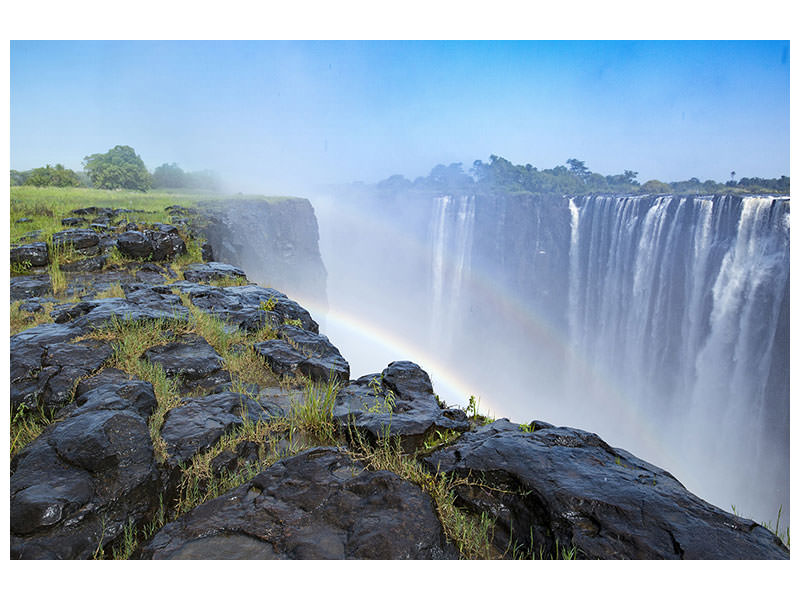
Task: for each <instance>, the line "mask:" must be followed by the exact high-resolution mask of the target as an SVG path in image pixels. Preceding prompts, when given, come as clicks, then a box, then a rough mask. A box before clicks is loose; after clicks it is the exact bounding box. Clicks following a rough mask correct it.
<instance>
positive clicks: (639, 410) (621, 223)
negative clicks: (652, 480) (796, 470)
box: [568, 196, 789, 519]
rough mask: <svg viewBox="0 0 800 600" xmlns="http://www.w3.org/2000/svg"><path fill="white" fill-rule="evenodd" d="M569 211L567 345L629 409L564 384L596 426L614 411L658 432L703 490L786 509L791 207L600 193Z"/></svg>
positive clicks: (667, 453) (723, 498)
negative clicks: (586, 407)
mask: <svg viewBox="0 0 800 600" xmlns="http://www.w3.org/2000/svg"><path fill="white" fill-rule="evenodd" d="M570 210H571V216H572V221H571V224H572V234H571V250H570V300H569V303H568V307H569V308H568V310H569V313H570V314H569V315H568V322H569V328H570V332H569V333H570V339H571V344H572V347H573V350H574V351H575V353H576V354H577V355H579V356H582V357H583V358H584V359H585V360H586V361H587V362H588V363H590V364H592V365H593V366H594V370H595V372H597V373H601V374H602V376H603V377H605V378H608V379H609V380H610V381H611V384H612V387H613V389H614V390H615V393H616V395H617V396H618V397H617V398H616V406H617V407H618V409H619V410H622V411H624V410H626V409H627V412H628V414H624V415H618V414H609V413H610V407H611V406H613V404H611V405H609V402H608V398H601V399H596V398H594V397H593V391H592V382H591V381H588V380H584V381H582V382H575V381H573V382H572V383H571V386H570V390H573V392H574V390H576V389H580V390H581V391H582V394H583V399H582V402H583V403H587V402H588V403H589V404H590V405H591V406H590V408H589V410H590V411H591V412H592V414H593V416H592V420H593V421H595V422H597V423H598V426H599V427H600V428H601V429H602V428H603V426H604V425H605V424H606V423H608V422H609V421H611V420H615V419H618V418H620V417H621V418H623V419H625V418H627V421H625V422H626V428H628V430H629V434H628V435H629V436H633V437H635V436H636V435H640V434H646V435H648V436H649V437H651V438H655V439H651V440H650V441H651V442H654V446H653V448H654V449H653V450H651V451H650V452H653V453H655V454H659V450H658V448H660V449H661V452H660V454H661V455H660V456H653V457H652V458H653V459H656V460H658V461H661V462H662V463H663V465H664V466H666V467H668V468H671V469H673V470H674V473H675V474H676V475H677V476H678V477H679V479H681V480H682V481H683V482H684V483H685V484H686V485H687V486H688V487H689V489H691V490H693V491H695V492H696V493H698V494H700V495H701V496H703V497H705V498H706V499H708V500H710V501H712V502H715V503H717V504H720V505H722V506H730V504H731V503H737V505H738V508H739V509H740V510H743V511H745V512H747V513H750V514H752V515H754V516H758V517H759V518H763V519H770V518H771V519H774V517H775V515H776V514H777V511H778V508H779V506H780V505H782V506H783V514H784V515H786V514H787V512H788V434H789V424H788V405H789V399H788V371H785V372H783V373H780V372H778V371H780V370H781V369H780V368H776V365H777V364H779V363H785V362H786V360H787V357H788V344H787V343H786V340H788V338H787V337H786V336H785V335H784V336H783V337H781V335H780V332H781V331H788V311H787V310H786V307H784V306H783V305H784V303H786V304H787V305H788V282H789V223H788V212H789V203H788V202H787V201H786V200H784V199H774V198H755V197H753V198H744V199H735V198H727V197H726V198H714V199H712V198H710V197H706V198H679V197H672V196H664V197H657V198H652V197H646V196H645V197H631V198H604V197H596V198H587V199H583V200H576V199H573V200H571V201H570ZM597 400H600V401H599V402H598V401H597ZM642 422H646V423H648V424H649V425H650V427H651V431H649V432H644V431H635V428H636V427H637V426H641V424H642ZM625 437H628V436H625ZM631 443H633V444H635V443H636V442H635V441H631ZM726 503H727V504H726Z"/></svg>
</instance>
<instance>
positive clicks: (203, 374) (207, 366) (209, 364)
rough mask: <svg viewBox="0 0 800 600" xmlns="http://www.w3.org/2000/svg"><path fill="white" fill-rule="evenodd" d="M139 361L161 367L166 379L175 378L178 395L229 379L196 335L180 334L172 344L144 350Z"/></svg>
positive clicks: (208, 345)
mask: <svg viewBox="0 0 800 600" xmlns="http://www.w3.org/2000/svg"><path fill="white" fill-rule="evenodd" d="M142 358H143V359H145V360H149V361H150V362H153V363H155V364H158V365H161V366H162V367H163V369H164V373H165V374H166V375H167V377H176V378H178V380H179V385H180V390H181V392H182V393H188V392H190V391H193V390H197V389H200V388H205V389H214V388H216V387H217V386H220V385H222V384H224V383H227V382H229V381H230V380H231V376H230V373H228V372H227V371H224V370H223V368H222V367H223V366H224V361H223V360H222V357H221V356H220V355H219V354H217V352H216V351H215V350H214V348H212V347H211V344H209V343H208V342H207V341H206V340H205V339H203V338H202V337H200V336H199V335H194V334H189V335H184V336H181V337H180V338H178V339H177V340H176V341H174V342H170V343H168V344H163V345H160V346H153V347H152V348H148V349H147V350H145V352H144V354H142Z"/></svg>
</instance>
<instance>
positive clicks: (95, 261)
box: [59, 255, 106, 272]
mask: <svg viewBox="0 0 800 600" xmlns="http://www.w3.org/2000/svg"><path fill="white" fill-rule="evenodd" d="M59 266H60V268H61V270H62V271H67V272H74V271H102V270H103V267H105V266H106V257H105V256H104V255H100V256H95V257H92V258H84V259H83V260H77V261H75V262H71V263H64V264H63V265H59Z"/></svg>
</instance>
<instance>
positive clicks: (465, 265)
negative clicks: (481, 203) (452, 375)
mask: <svg viewBox="0 0 800 600" xmlns="http://www.w3.org/2000/svg"><path fill="white" fill-rule="evenodd" d="M434 203H435V208H434V219H433V220H432V223H433V231H432V235H431V292H432V307H431V327H430V332H431V344H432V346H433V347H434V348H437V349H439V350H440V351H443V352H448V351H450V350H451V349H452V345H453V341H454V336H455V334H456V333H457V331H458V329H459V326H460V324H461V320H462V318H463V312H464V311H463V303H462V295H463V287H464V283H465V281H466V279H467V278H468V277H469V273H470V267H471V260H472V232H473V227H474V222H475V198H474V197H473V196H460V197H458V198H456V199H454V198H453V197H451V196H442V197H440V198H436V199H435V200H434Z"/></svg>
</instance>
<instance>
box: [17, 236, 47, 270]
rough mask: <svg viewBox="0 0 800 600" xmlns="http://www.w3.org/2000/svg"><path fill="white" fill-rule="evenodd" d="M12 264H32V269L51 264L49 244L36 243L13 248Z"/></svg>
mask: <svg viewBox="0 0 800 600" xmlns="http://www.w3.org/2000/svg"><path fill="white" fill-rule="evenodd" d="M11 263H12V264H13V263H30V265H31V266H32V267H44V266H47V265H48V264H49V263H50V255H49V253H48V250H47V244H45V243H44V242H34V243H32V244H23V245H22V246H16V247H14V248H11Z"/></svg>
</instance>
